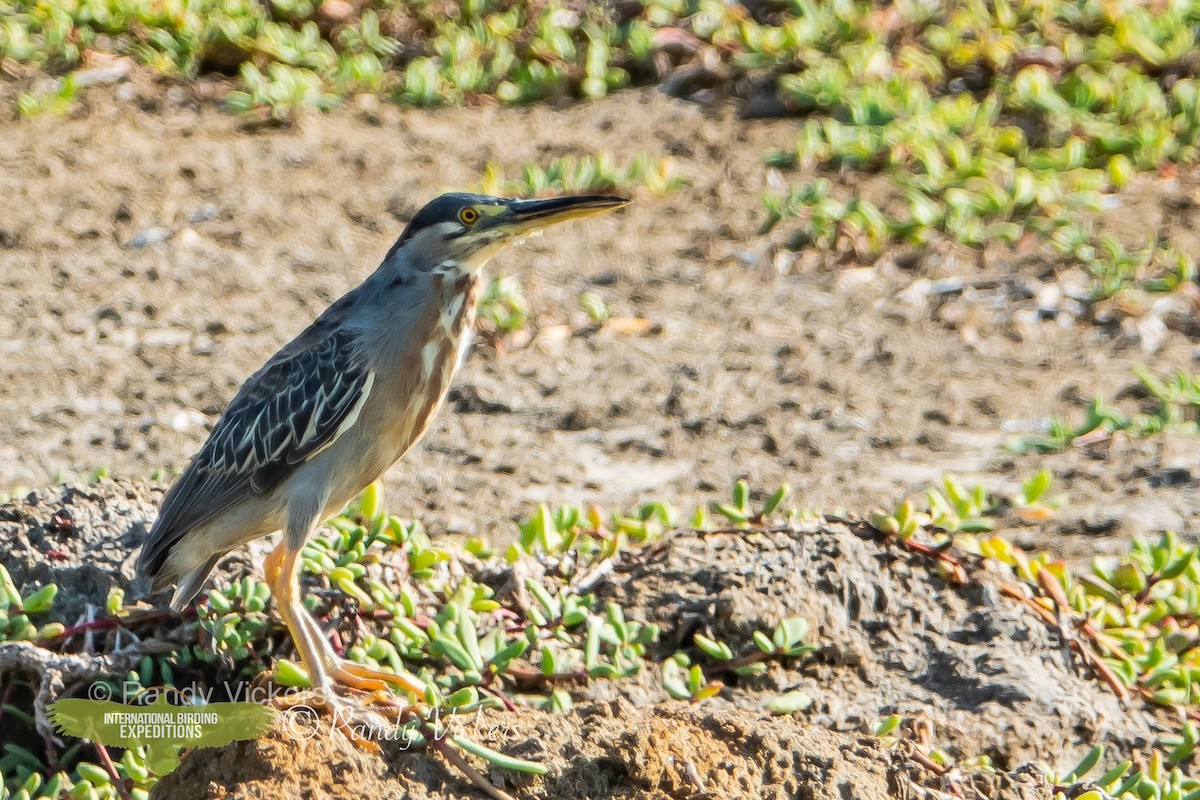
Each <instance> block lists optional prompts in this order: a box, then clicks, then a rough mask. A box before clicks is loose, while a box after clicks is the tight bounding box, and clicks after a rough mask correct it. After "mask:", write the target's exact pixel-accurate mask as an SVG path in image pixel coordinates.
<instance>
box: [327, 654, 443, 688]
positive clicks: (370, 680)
mask: <svg viewBox="0 0 1200 800" xmlns="http://www.w3.org/2000/svg"><path fill="white" fill-rule="evenodd" d="M329 677H330V678H332V679H333V680H334V681H335V682H336V683H340V684H342V685H343V686H349V687H351V688H354V689H362V690H363V691H367V692H374V691H379V690H387V689H388V688H389V687H395V688H397V689H403V690H404V691H406V692H410V693H412V694H415V695H416V696H417V697H424V696H425V683H424V682H423V681H422V680H421V679H420V678H418V677H417V676H416V675H413V674H412V673H409V672H405V671H403V670H401V671H400V672H399V673H392V672H384V671H383V670H379V669H373V668H371V667H364V666H363V665H362V664H355V663H354V662H353V661H340V662H339V663H337V664H335V665H333V667H332V669H331V671H330V675H329Z"/></svg>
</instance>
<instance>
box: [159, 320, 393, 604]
mask: <svg viewBox="0 0 1200 800" xmlns="http://www.w3.org/2000/svg"><path fill="white" fill-rule="evenodd" d="M311 332H312V329H310V331H306V334H309V333H311ZM297 344H300V343H299V342H295V343H293V345H289V346H288V347H285V348H284V349H283V350H281V351H280V352H279V353H278V354H276V356H275V357H274V358H272V359H271V360H270V361H269V362H267V364H266V366H264V367H263V368H262V369H261V370H259V371H258V372H257V373H255V374H254V375H253V376H251V377H250V379H249V380H247V381H246V383H245V384H244V385H243V386H242V388H241V389H240V390H239V391H238V393H237V396H235V397H234V398H233V401H232V402H231V403H230V404H229V408H227V409H226V410H225V413H224V414H222V415H221V418H220V420H218V421H217V424H216V426H214V427H213V430H212V433H211V434H209V437H208V441H206V442H205V443H204V446H203V447H202V448H201V449H200V452H199V453H197V454H196V457H195V458H193V459H192V461H191V463H190V464H188V467H187V469H186V470H184V472H183V474H182V475H181V476H180V477H179V479H178V480H177V481H176V482H175V484H174V485H173V486H172V487H171V489H170V491H168V492H167V496H166V497H165V498H164V499H163V504H162V508H161V509H160V511H159V515H158V519H157V521H155V523H154V527H153V528H151V529H150V534H149V536H148V537H147V539H146V543H145V545H144V546H143V547H142V553H141V555H140V556H139V558H138V572H139V574H141V575H143V576H155V575H157V574H158V573H159V572H160V571H161V569H162V566H163V563H164V562H165V561H166V559H167V556H168V555H169V554H170V551H171V548H172V547H173V546H174V545H175V543H176V542H178V541H179V540H180V539H181V538H182V537H183V536H184V535H185V534H186V533H187V532H188V531H189V530H191V529H192V528H195V527H197V526H199V525H203V524H204V523H205V522H208V521H209V520H211V519H213V518H214V517H216V516H217V515H219V514H221V513H222V512H224V511H226V510H227V509H228V508H230V507H231V506H233V505H234V504H236V503H237V502H239V501H240V500H244V499H247V498H249V497H254V496H260V495H263V494H266V493H267V492H269V491H271V490H272V489H274V488H275V487H276V486H278V485H279V484H280V483H282V482H283V481H284V480H285V479H287V477H288V476H289V475H291V474H292V473H293V472H294V471H295V469H296V467H297V466H299V465H300V464H303V463H304V462H305V461H307V460H308V459H310V458H312V457H313V456H315V455H316V454H317V453H319V452H321V451H322V450H324V449H325V448H326V447H329V446H330V445H331V444H333V443H334V441H335V440H336V439H337V438H338V437H339V436H340V435H341V434H342V433H344V432H345V431H346V430H347V429H348V428H349V427H350V426H351V425H353V424H354V421H355V420H356V419H357V418H358V414H359V412H360V411H361V410H362V406H363V404H364V403H365V402H366V399H367V396H368V395H369V393H370V391H371V386H372V384H373V383H374V379H375V375H374V373H373V372H372V371H371V370H370V369H369V368H368V366H367V363H366V359H365V358H364V357H363V355H362V353H361V349H360V347H359V346H358V344H357V339H356V337H355V336H354V334H353V333H351V332H348V331H345V330H336V331H334V332H333V333H331V334H330V335H328V336H326V337H324V338H322V339H320V340H319V341H316V342H313V343H312V344H311V345H310V346H308V347H299V348H297V347H295V345H297ZM164 577H165V576H164ZM156 588H158V587H157V586H156Z"/></svg>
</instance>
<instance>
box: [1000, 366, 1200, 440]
mask: <svg viewBox="0 0 1200 800" xmlns="http://www.w3.org/2000/svg"><path fill="white" fill-rule="evenodd" d="M1135 373H1136V374H1137V377H1138V380H1139V381H1140V382H1141V384H1142V388H1143V389H1144V390H1145V392H1146V394H1147V395H1148V396H1149V403H1150V406H1151V408H1150V410H1149V411H1148V412H1147V413H1141V414H1133V415H1127V414H1124V413H1122V412H1121V411H1120V410H1119V409H1117V408H1115V407H1113V406H1112V405H1110V404H1109V403H1108V402H1107V401H1105V399H1104V398H1103V397H1101V396H1099V395H1097V396H1096V397H1095V398H1093V399H1092V401H1091V402H1090V403H1088V407H1087V411H1086V412H1085V415H1084V419H1083V420H1082V421H1081V422H1080V423H1078V424H1077V425H1071V424H1070V423H1068V422H1067V421H1065V420H1063V419H1061V418H1059V417H1055V418H1054V419H1052V420H1051V421H1050V429H1049V431H1048V432H1047V433H1046V434H1044V435H1041V436H1025V437H1017V436H1014V437H1011V438H1010V439H1009V440H1008V442H1006V446H1007V447H1008V449H1010V450H1012V451H1013V452H1016V453H1027V452H1037V453H1053V452H1058V451H1060V450H1065V449H1066V448H1068V447H1071V446H1072V445H1075V444H1079V443H1085V442H1089V441H1098V440H1102V439H1107V438H1109V437H1110V436H1112V435H1113V434H1115V433H1118V432H1124V433H1125V434H1126V435H1129V436H1135V437H1147V436H1156V435H1160V434H1164V433H1167V432H1176V433H1177V432H1187V433H1196V432H1197V431H1198V428H1197V426H1198V425H1200V375H1194V374H1192V373H1189V372H1184V371H1180V372H1176V373H1175V374H1174V375H1170V376H1166V377H1160V376H1158V375H1156V374H1154V373H1153V372H1151V371H1150V370H1148V369H1146V368H1145V367H1140V368H1138V369H1136V370H1135Z"/></svg>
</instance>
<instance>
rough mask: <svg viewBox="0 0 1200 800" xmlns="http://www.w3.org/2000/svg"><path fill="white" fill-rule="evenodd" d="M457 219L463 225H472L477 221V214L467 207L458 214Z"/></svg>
mask: <svg viewBox="0 0 1200 800" xmlns="http://www.w3.org/2000/svg"><path fill="white" fill-rule="evenodd" d="M458 219H459V220H460V221H461V222H462V224H463V225H474V224H475V223H476V222H478V221H479V212H478V211H476V210H475V209H473V208H471V207H470V206H468V207H467V208H464V209H463V210H462V211H460V212H458Z"/></svg>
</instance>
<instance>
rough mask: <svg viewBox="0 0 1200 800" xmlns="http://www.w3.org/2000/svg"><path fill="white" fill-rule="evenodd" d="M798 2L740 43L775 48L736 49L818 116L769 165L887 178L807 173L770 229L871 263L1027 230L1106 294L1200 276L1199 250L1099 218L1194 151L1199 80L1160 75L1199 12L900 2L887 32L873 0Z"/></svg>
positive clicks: (772, 207) (770, 219) (772, 201)
mask: <svg viewBox="0 0 1200 800" xmlns="http://www.w3.org/2000/svg"><path fill="white" fill-rule="evenodd" d="M801 8H802V9H803V13H800V14H797V16H796V17H795V18H794V19H791V18H786V17H785V18H783V19H781V20H780V21H779V24H778V26H777V27H772V26H754V27H752V28H751V27H750V26H747V30H746V31H744V32H743V33H742V34H741V35H740V36H738V37H736V39H737V40H740V41H741V42H744V43H746V44H750V43H753V42H761V43H762V46H761V48H760V49H759V52H756V53H754V52H746V53H741V54H739V57H738V58H740V59H741V60H742V62H743V63H744V62H745V60H746V58H747V57H750V58H751V59H752V61H753V63H755V64H756V65H765V64H767V63H770V64H775V65H778V66H779V67H780V68H781V69H782V70H783V71H784V74H782V75H781V76H780V77H779V79H778V90H779V94H780V97H781V100H782V102H783V103H784V104H785V105H786V106H787V107H789V108H790V109H792V110H793V111H796V112H798V113H800V114H803V115H804V116H806V117H807V119H806V121H805V122H804V124H803V126H802V128H801V130H800V132H799V133H798V134H797V137H796V141H795V143H794V145H793V146H792V147H791V148H789V149H786V150H782V151H776V152H774V153H772V154H770V155H769V156H768V159H767V162H768V164H769V165H771V166H774V167H777V168H782V169H789V168H795V167H799V168H803V169H804V170H805V171H808V172H811V171H812V170H814V169H816V170H820V171H826V172H830V173H832V172H835V171H837V172H845V171H848V170H852V171H854V172H856V173H859V174H864V173H866V174H881V175H885V176H886V177H887V189H886V191H879V192H874V191H871V192H868V191H866V190H861V189H858V188H854V187H855V186H857V185H858V182H857V181H848V182H847V183H849V184H850V187H849V188H846V189H843V190H839V191H834V190H833V187H832V186H831V184H830V183H829V182H828V181H827V180H825V179H824V178H817V179H815V180H809V181H808V182H806V183H804V184H801V185H799V186H797V187H794V188H792V189H790V190H789V191H787V192H786V193H783V194H772V195H768V196H767V197H766V198H764V204H765V206H766V210H767V218H766V221H765V223H764V229H765V230H768V229H770V228H772V227H774V226H775V225H777V224H778V223H780V222H781V221H783V220H788V219H794V220H795V221H796V224H795V226H794V227H793V229H792V233H791V235H790V239H789V243H790V245H791V246H792V247H796V248H799V247H818V248H822V249H826V250H833V251H836V252H852V253H854V254H856V255H857V256H858V257H859V258H865V257H870V256H873V255H874V254H877V253H879V252H880V251H882V250H883V249H885V248H886V247H888V246H890V245H892V244H894V243H896V242H901V241H909V242H917V243H922V242H927V241H930V240H931V239H932V238H933V237H935V236H948V237H950V238H952V239H955V240H957V241H959V242H961V243H963V244H966V245H970V246H982V245H984V244H985V243H989V242H997V241H999V242H1007V243H1010V244H1014V243H1015V242H1016V241H1017V240H1018V239H1019V238H1020V237H1022V236H1023V235H1024V234H1026V233H1027V232H1032V233H1035V234H1038V235H1039V236H1042V237H1045V239H1046V241H1048V242H1049V243H1050V244H1051V246H1052V248H1053V249H1054V250H1056V251H1057V252H1058V253H1059V254H1060V255H1062V256H1063V257H1064V258H1066V259H1068V260H1071V261H1074V262H1076V263H1079V264H1080V265H1082V266H1083V267H1085V268H1086V269H1088V270H1089V271H1090V272H1091V273H1092V274H1093V276H1094V278H1095V284H1094V288H1093V291H1094V293H1095V295H1096V296H1097V297H1106V296H1109V295H1111V294H1114V293H1116V292H1118V291H1120V290H1121V289H1122V288H1124V287H1126V286H1133V285H1138V286H1142V287H1143V288H1146V289H1149V290H1154V291H1169V290H1171V289H1173V288H1175V287H1176V286H1178V285H1180V284H1181V283H1183V282H1186V281H1188V280H1193V279H1194V277H1195V274H1196V272H1195V266H1194V263H1193V261H1192V259H1191V257H1190V256H1189V255H1188V254H1186V253H1184V252H1182V251H1180V250H1179V249H1177V248H1175V247H1173V246H1170V245H1169V244H1166V243H1159V242H1151V243H1150V244H1149V246H1148V248H1147V249H1146V250H1144V251H1141V252H1128V251H1126V249H1125V248H1124V247H1123V246H1122V245H1121V244H1120V243H1119V242H1117V241H1116V240H1115V239H1113V238H1111V237H1104V238H1099V237H1098V236H1097V235H1096V234H1095V233H1094V230H1093V225H1092V222H1091V221H1090V220H1091V217H1090V215H1089V214H1088V213H1087V212H1093V211H1096V210H1098V209H1099V208H1100V207H1101V205H1102V204H1103V202H1104V194H1105V193H1107V192H1114V191H1119V190H1120V189H1122V188H1124V187H1125V186H1127V185H1128V184H1129V183H1130V181H1131V180H1132V179H1133V177H1134V174H1135V173H1136V172H1152V171H1154V170H1156V169H1158V168H1160V167H1163V166H1164V165H1166V164H1168V163H1169V162H1176V163H1190V162H1192V161H1193V160H1194V159H1195V157H1196V145H1197V143H1198V137H1200V84H1198V83H1197V81H1196V76H1195V75H1194V74H1193V72H1192V70H1185V73H1184V74H1183V75H1182V76H1181V79H1180V80H1175V79H1174V76H1173V77H1172V78H1171V79H1170V80H1164V79H1163V72H1162V70H1163V67H1164V65H1165V64H1174V63H1176V61H1175V59H1177V58H1180V57H1182V54H1183V53H1186V52H1189V51H1190V49H1191V48H1193V47H1194V44H1195V36H1196V29H1195V24H1196V22H1197V20H1200V10H1198V9H1197V7H1196V6H1194V5H1193V4H1189V3H1178V4H1173V5H1171V6H1170V7H1169V10H1168V9H1166V8H1164V13H1161V14H1160V13H1157V12H1156V11H1151V10H1150V9H1148V8H1146V7H1145V6H1143V5H1141V4H1137V3H1132V2H1118V3H1115V4H1109V3H1102V2H1099V0H1085V2H1082V3H1057V2H1055V3H1032V2H1001V3H994V4H985V3H953V4H939V5H929V4H921V3H901V4H899V5H897V6H896V8H895V13H896V18H895V19H893V20H891V21H890V27H889V28H888V29H887V30H881V29H880V26H879V25H880V15H879V13H878V10H877V8H876V6H875V4H873V3H867V2H846V3H834V4H816V3H812V4H809V3H802V4H801ZM793 65H803V68H802V69H798V68H797V67H796V66H793Z"/></svg>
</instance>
